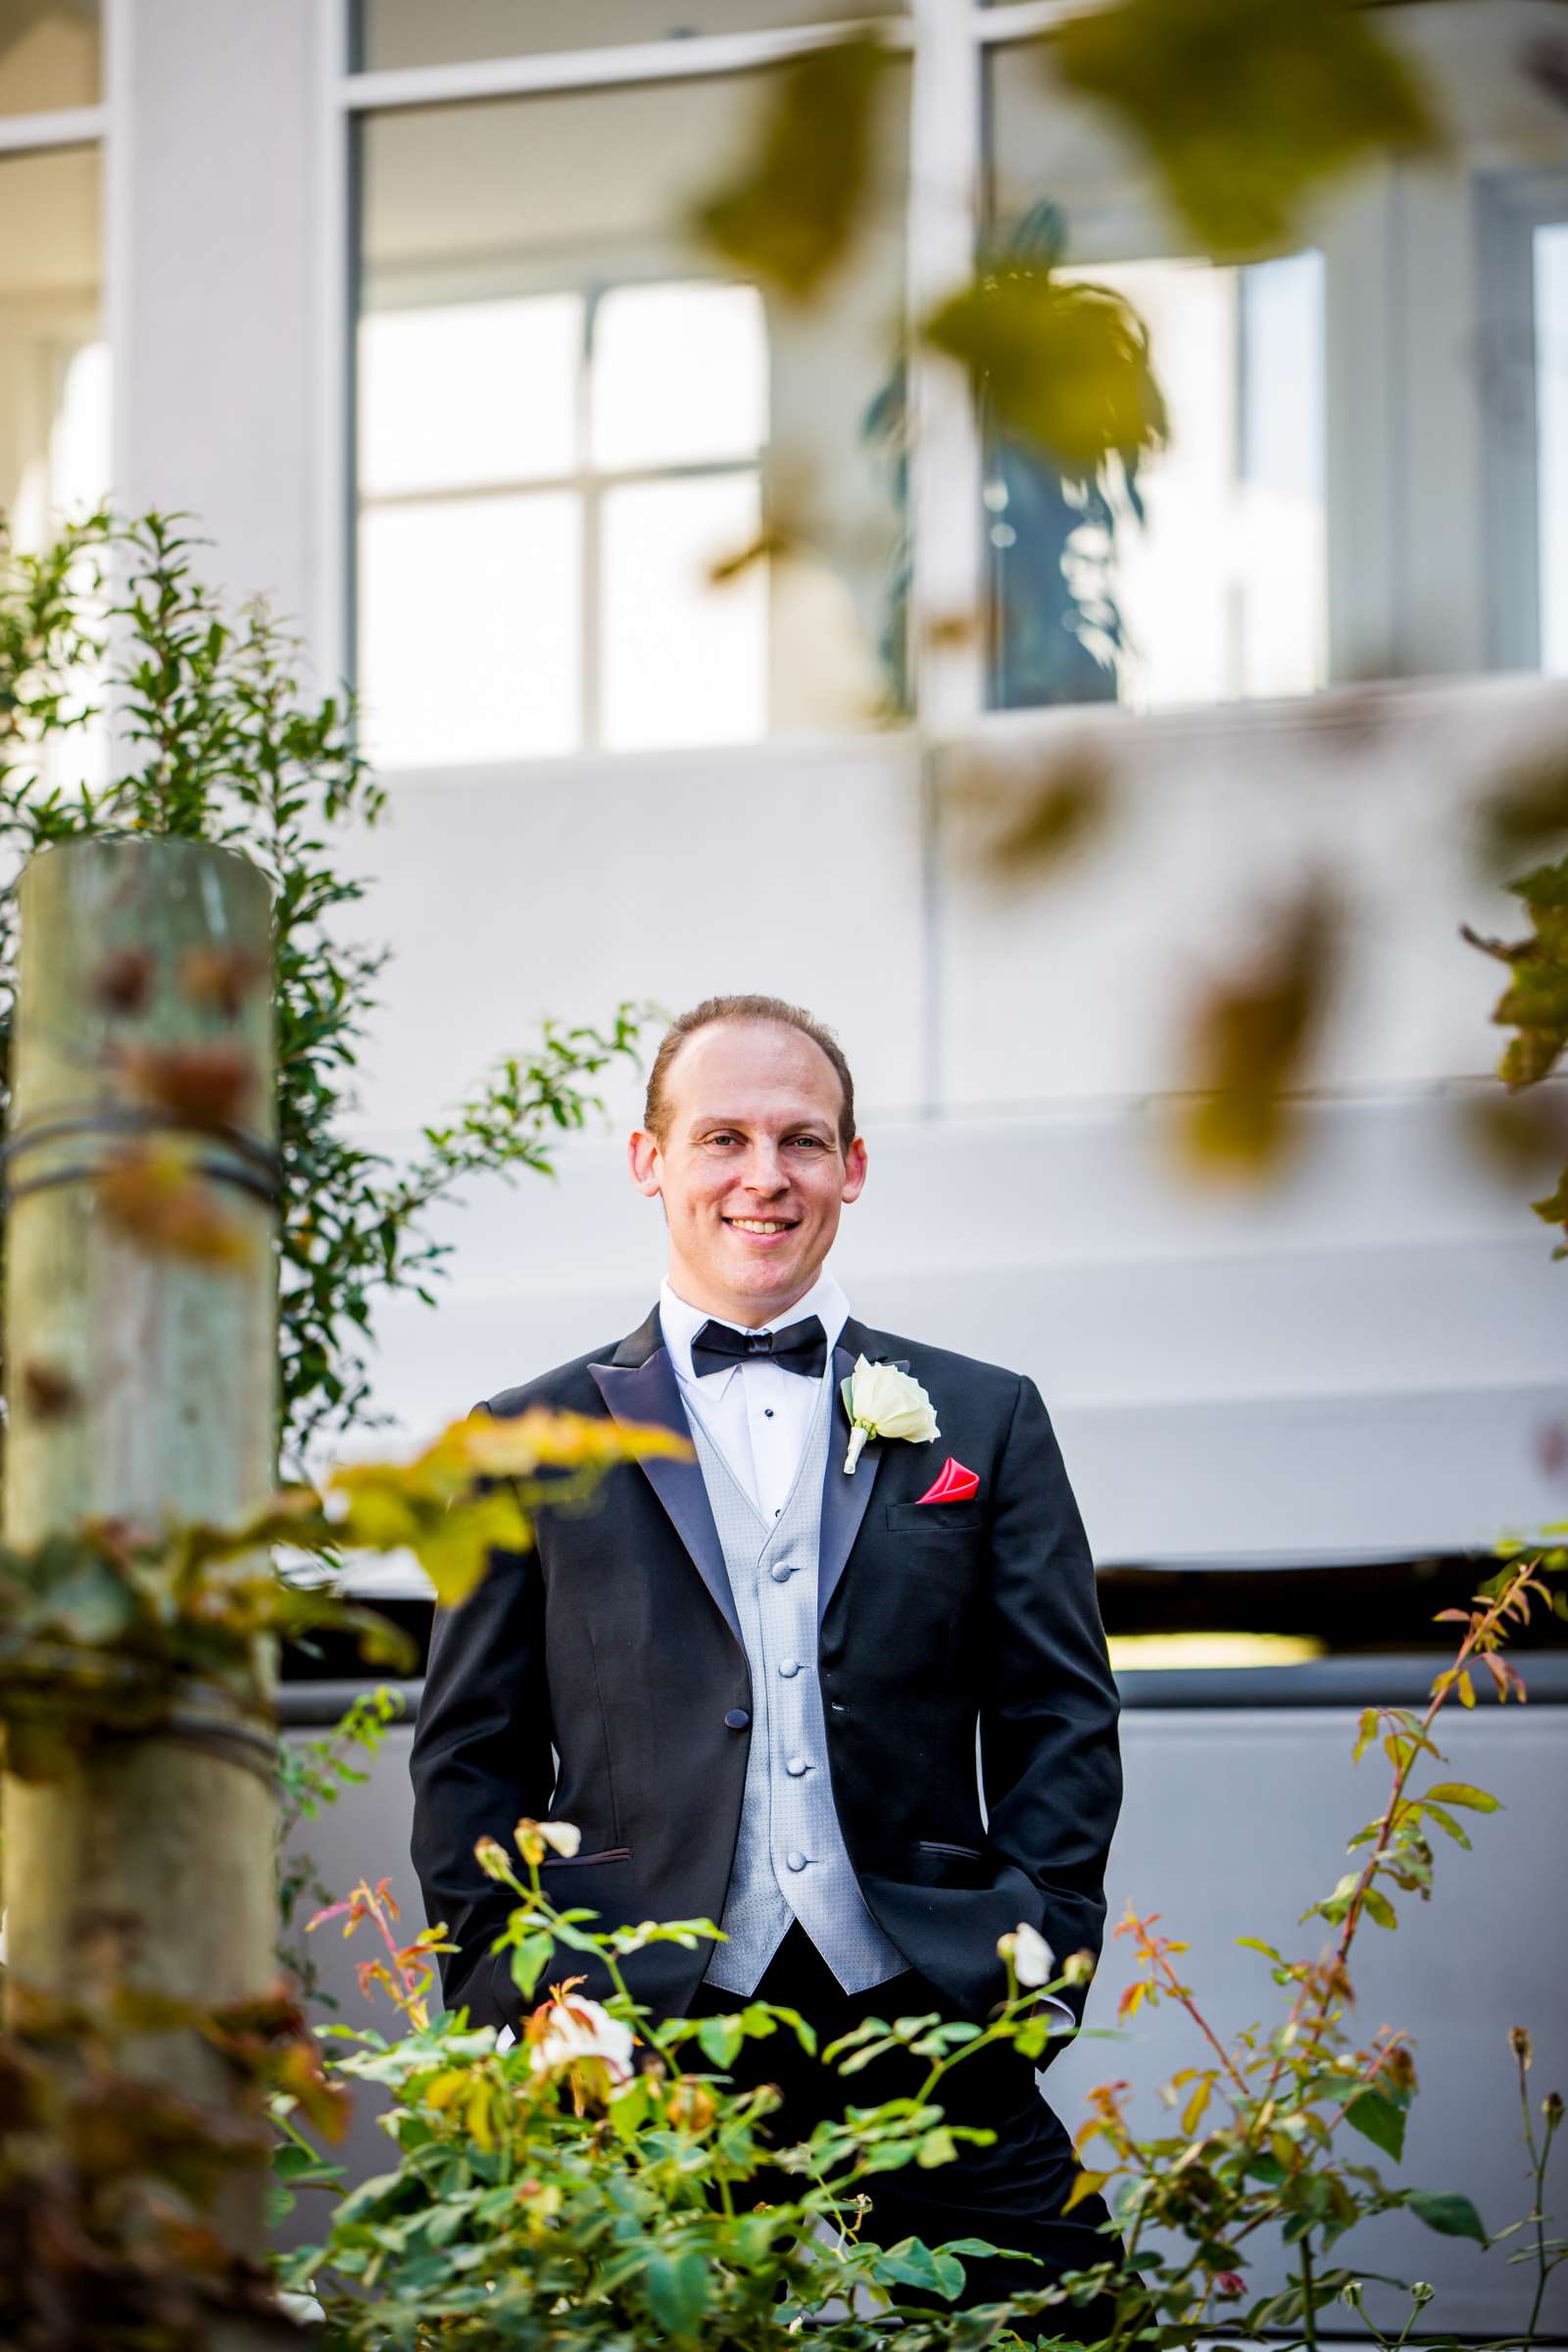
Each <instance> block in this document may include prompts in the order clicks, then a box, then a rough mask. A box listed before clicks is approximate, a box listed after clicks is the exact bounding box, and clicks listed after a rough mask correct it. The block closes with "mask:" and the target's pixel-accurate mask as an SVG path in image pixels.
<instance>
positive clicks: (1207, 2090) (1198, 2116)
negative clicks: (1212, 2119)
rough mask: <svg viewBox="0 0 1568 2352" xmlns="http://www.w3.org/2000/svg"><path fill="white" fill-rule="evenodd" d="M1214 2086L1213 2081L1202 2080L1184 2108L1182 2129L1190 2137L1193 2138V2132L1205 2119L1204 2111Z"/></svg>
mask: <svg viewBox="0 0 1568 2352" xmlns="http://www.w3.org/2000/svg"><path fill="white" fill-rule="evenodd" d="M1213 2088H1214V2085H1213V2084H1212V2082H1200V2083H1199V2085H1198V2088H1197V2089H1196V2090H1195V2091H1194V2092H1193V2095H1192V2097H1191V2098H1190V2099H1189V2100H1188V2102H1187V2104H1186V2106H1185V2107H1184V2108H1183V2109H1182V2130H1183V2131H1185V2132H1186V2134H1187V2136H1188V2138H1189V2139H1191V2138H1192V2136H1193V2133H1194V2132H1195V2131H1197V2130H1198V2127H1199V2125H1200V2124H1201V2122H1202V2120H1203V2115H1204V2111H1205V2109H1206V2108H1207V2106H1208V2102H1209V2098H1210V2095H1211V2094H1212V2091H1213Z"/></svg>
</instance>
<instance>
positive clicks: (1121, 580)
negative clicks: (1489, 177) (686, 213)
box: [985, 48, 1327, 710]
mask: <svg viewBox="0 0 1568 2352" xmlns="http://www.w3.org/2000/svg"><path fill="white" fill-rule="evenodd" d="M989 71H990V76H991V123H992V145H991V158H990V161H991V188H990V207H989V209H990V223H991V225H990V233H991V236H992V238H993V240H994V241H995V242H996V243H997V244H999V245H1001V246H1009V245H1015V246H1019V247H1027V248H1028V249H1029V250H1031V251H1033V252H1036V253H1053V254H1058V255H1059V256H1060V257H1061V261H1060V274H1061V275H1062V276H1063V277H1066V278H1083V279H1088V280H1092V281H1094V282H1096V283H1099V284H1102V285H1109V286H1112V287H1114V288H1115V289H1116V290H1117V291H1118V292H1120V293H1122V294H1124V295H1125V296H1126V298H1127V300H1128V301H1129V302H1130V303H1131V304H1132V306H1133V308H1134V309H1135V310H1136V311H1137V312H1138V314H1139V316H1140V317H1141V318H1142V319H1144V321H1145V323H1146V324H1147V326H1148V328H1149V331H1150V338H1151V348H1152V359H1153V365H1154V370H1155V374H1156V376H1157V377H1158V380H1159V383H1160V387H1161V390H1162V391H1163V393H1164V396H1165V401H1166V406H1167V410H1168V412H1169V417H1170V444H1169V447H1168V449H1166V450H1165V451H1163V452H1161V453H1160V455H1158V456H1157V457H1155V458H1153V459H1148V460H1145V461H1143V462H1142V463H1141V464H1140V466H1138V469H1137V472H1136V476H1135V478H1134V479H1132V480H1131V481H1129V480H1128V479H1127V478H1126V477H1125V476H1124V474H1123V472H1122V468H1121V467H1120V466H1119V464H1116V463H1114V462H1113V463H1112V464H1111V465H1110V466H1107V467H1106V468H1105V469H1104V470H1103V474H1102V476H1101V477H1100V478H1099V479H1097V481H1096V482H1094V483H1093V484H1090V485H1084V484H1074V483H1069V482H1064V481H1063V480H1062V479H1061V478H1060V477H1059V476H1058V475H1057V474H1056V473H1055V471H1054V468H1053V467H1052V466H1050V465H1049V464H1048V463H1047V462H1046V461H1045V460H1044V458H1042V457H1041V456H1040V455H1039V454H1038V453H1037V452H1036V451H1034V450H1032V449H1029V448H1026V447H1024V446H1022V445H1021V444H1016V443H1013V442H1011V441H1008V440H1005V439H999V440H998V441H997V442H996V444H995V446H994V447H993V448H992V449H991V451H990V452H989V455H988V463H987V472H986V488H985V496H986V506H987V510H988V513H987V528H988V539H989V559H990V572H991V580H990V624H991V668H992V679H991V699H992V701H993V702H994V703H995V704H998V705H1001V706H1004V707H1008V708H1011V707H1019V706H1032V705H1038V704H1048V703H1071V702H1096V701H1121V702H1125V703H1129V704H1132V705H1133V706H1135V707H1137V708H1140V709H1145V710H1148V709H1158V708H1160V707H1165V706H1170V705H1174V704H1182V703H1195V702H1207V701H1221V700H1228V699H1231V698H1234V697H1238V696H1246V695H1261V694H1274V695H1278V694H1301V693H1306V692H1309V691H1310V690H1311V689H1312V688H1313V687H1315V686H1317V685H1318V684H1320V683H1321V681H1322V679H1323V676H1324V671H1325V635H1326V627H1325V621H1326V601H1327V598H1326V562H1327V550H1326V534H1325V525H1324V484H1323V475H1324V450H1323V436H1324V417H1323V384H1324V356H1325V354H1324V273H1323V266H1322V261H1321V257H1320V256H1319V255H1317V254H1315V253H1304V254H1298V255H1295V256H1291V257H1288V258H1286V259H1282V260H1280V261H1277V262H1269V263H1264V264H1261V265H1257V266H1254V267H1252V268H1250V269H1241V270H1236V269H1216V268H1212V267H1210V266H1209V265H1207V264H1206V263H1204V262H1201V261H1194V260H1191V259H1189V258H1186V257H1184V256H1183V255H1182V254H1181V251H1180V246H1179V241H1178V240H1177V239H1176V237H1175V234H1174V231H1173V228H1172V224H1171V223H1170V222H1169V221H1165V220H1163V219H1161V217H1160V216H1159V214H1158V213H1157V212H1156V210H1155V209H1154V207H1153V206H1152V203H1151V201H1150V199H1149V196H1148V194H1147V192H1146V189H1145V187H1144V185H1143V183H1142V182H1141V180H1140V178H1139V176H1138V174H1137V172H1136V169H1135V167H1134V165H1133V163H1132V161H1131V160H1130V159H1129V157H1128V155H1127V154H1126V152H1125V150H1124V149H1122V148H1121V147H1120V146H1118V145H1117V143H1116V142H1115V140H1114V139H1113V138H1112V137H1111V135H1110V134H1109V133H1107V132H1106V131H1104V130H1103V129H1102V127H1101V126H1100V123H1099V121H1098V119H1092V118H1091V117H1089V116H1088V115H1087V114H1086V113H1085V112H1084V110H1082V109H1080V108H1076V107H1073V106H1070V105H1068V106H1063V104H1062V102H1061V101H1060V99H1059V98H1058V97H1057V96H1056V95H1055V94H1054V93H1053V92H1052V91H1051V90H1050V89H1049V86H1048V84H1047V82H1046V80H1045V77H1044V75H1043V74H1042V72H1041V64H1040V52H1039V50H1038V49H1037V48H1020V49H1007V50H1004V51H1002V52H1000V53H999V54H997V55H995V56H994V57H993V58H992V59H991V61H990V67H989Z"/></svg>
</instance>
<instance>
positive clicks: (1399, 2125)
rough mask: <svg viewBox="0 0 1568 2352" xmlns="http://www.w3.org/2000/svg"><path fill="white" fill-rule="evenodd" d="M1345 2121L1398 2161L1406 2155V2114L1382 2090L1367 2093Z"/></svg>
mask: <svg viewBox="0 0 1568 2352" xmlns="http://www.w3.org/2000/svg"><path fill="white" fill-rule="evenodd" d="M1345 2120H1346V2122H1347V2123H1348V2124H1353V2125H1354V2126H1355V2129H1356V2130H1357V2131H1359V2132H1361V2133H1362V2134H1363V2136H1364V2137H1365V2138H1367V2139H1369V2140H1371V2142H1372V2144H1373V2146H1374V2147H1377V2148H1381V2149H1382V2150H1383V2153H1384V2155H1385V2156H1392V2157H1394V2158H1395V2160H1396V2162H1397V2160H1398V2159H1399V2157H1401V2156H1402V2155H1403V2154H1404V2122H1405V2119H1404V2111H1403V2109H1402V2108H1399V2107H1396V2106H1395V2105H1394V2103H1393V2101H1392V2100H1390V2099H1386V2098H1384V2097H1383V2096H1382V2095H1381V2094H1380V2093H1379V2092H1378V2091H1375V2090H1363V2091H1361V2092H1360V2093H1359V2095H1358V2096H1357V2097H1355V2098H1353V2099H1351V2100H1350V2101H1349V2102H1348V2105H1347V2107H1346V2109H1345Z"/></svg>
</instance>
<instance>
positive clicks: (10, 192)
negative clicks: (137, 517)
mask: <svg viewBox="0 0 1568 2352" xmlns="http://www.w3.org/2000/svg"><path fill="white" fill-rule="evenodd" d="M99 187H100V173H99V164H98V155H97V151H96V149H94V148H69V149H64V150H61V151H58V152H51V153H49V154H44V155H18V156H6V157H3V158H0V512H3V513H4V515H5V516H6V518H7V520H8V522H9V525H10V529H11V534H12V537H13V538H14V539H15V540H16V542H17V543H18V545H20V546H23V547H28V548H32V547H37V546H38V545H39V544H40V543H41V542H42V540H43V539H44V538H45V537H46V536H47V534H48V533H49V531H50V530H51V529H52V527H53V525H54V524H55V523H56V522H57V521H58V520H59V519H60V518H61V517H62V516H63V515H66V514H68V513H69V514H73V515H74V514H80V513H81V512H82V511H83V510H85V509H90V508H92V507H93V506H95V505H96V504H97V503H98V501H99V500H100V499H101V498H102V497H103V495H104V492H105V490H106V488H107V485H108V480H109V362H108V352H107V350H106V348H105V346H104V343H103V341H102V325H101V320H100V315H99V314H100V286H99V275H100V272H99V252H98V246H99V237H98V207H99Z"/></svg>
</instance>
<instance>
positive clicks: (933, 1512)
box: [885, 1495, 985, 1536]
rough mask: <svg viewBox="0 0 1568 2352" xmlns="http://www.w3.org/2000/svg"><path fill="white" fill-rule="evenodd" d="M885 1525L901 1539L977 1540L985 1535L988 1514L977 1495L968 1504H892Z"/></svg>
mask: <svg viewBox="0 0 1568 2352" xmlns="http://www.w3.org/2000/svg"><path fill="white" fill-rule="evenodd" d="M885 1523H886V1525H887V1528H888V1530H889V1532H890V1534H893V1535H898V1536H978V1535H983V1534H984V1532H985V1514H984V1512H983V1511H982V1509H981V1507H980V1497H979V1495H971V1496H970V1498H969V1500H968V1501H967V1502H890V1503H888V1504H887V1505H886V1506H885Z"/></svg>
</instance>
